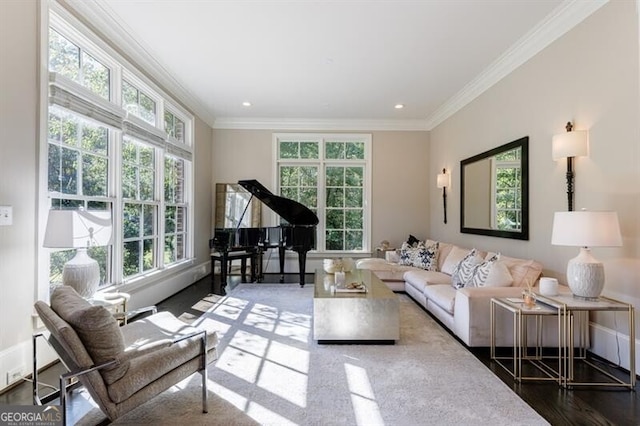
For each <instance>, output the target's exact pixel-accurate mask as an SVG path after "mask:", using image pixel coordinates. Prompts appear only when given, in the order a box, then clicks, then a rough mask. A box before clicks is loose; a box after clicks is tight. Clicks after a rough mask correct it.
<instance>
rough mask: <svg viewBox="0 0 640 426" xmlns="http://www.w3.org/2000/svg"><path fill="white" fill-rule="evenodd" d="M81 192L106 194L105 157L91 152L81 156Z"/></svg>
mask: <svg viewBox="0 0 640 426" xmlns="http://www.w3.org/2000/svg"><path fill="white" fill-rule="evenodd" d="M82 193H83V194H84V195H89V196H103V197H106V196H107V159H106V158H103V157H98V156H95V155H91V154H85V155H83V156H82Z"/></svg>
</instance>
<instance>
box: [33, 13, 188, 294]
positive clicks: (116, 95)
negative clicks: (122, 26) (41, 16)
mask: <svg viewBox="0 0 640 426" xmlns="http://www.w3.org/2000/svg"><path fill="white" fill-rule="evenodd" d="M48 40H49V49H48V59H49V62H48V68H49V74H50V81H49V88H48V89H49V90H48V91H49V106H48V112H47V115H46V119H47V123H46V124H47V125H46V127H47V129H48V132H47V140H46V149H47V150H46V152H47V156H46V157H47V158H46V165H45V167H46V170H47V174H46V176H47V177H46V189H45V192H46V197H47V199H48V200H50V204H49V206H48V207H49V208H53V209H78V208H82V209H85V210H102V211H105V210H106V211H108V212H110V213H111V218H112V222H113V227H114V233H113V238H112V244H110V245H109V246H106V247H91V248H90V250H89V253H90V256H91V257H93V258H94V259H96V260H97V261H98V263H99V265H100V269H101V284H100V285H101V286H102V287H104V286H109V285H113V284H120V283H126V282H130V281H132V280H136V279H139V278H143V277H148V276H156V275H157V274H162V273H163V271H164V270H165V269H166V268H167V267H171V266H173V265H178V264H180V262H183V261H185V260H186V259H189V258H190V257H192V242H191V240H190V230H189V224H190V219H189V218H190V217H191V216H192V214H193V212H192V211H191V210H192V204H191V200H192V193H191V188H192V187H193V185H192V184H191V179H192V177H191V176H192V174H191V170H192V169H191V167H192V165H191V161H192V151H191V150H192V145H193V143H192V134H193V132H192V125H193V118H192V117H191V116H190V115H189V114H188V113H187V112H186V111H184V110H183V109H182V108H180V107H178V106H177V104H176V103H175V102H174V101H173V100H172V99H171V98H169V97H168V96H167V95H166V94H164V93H163V92H162V91H160V90H159V89H157V88H154V86H153V84H152V83H151V82H149V81H146V79H144V78H143V77H140V76H139V75H140V74H139V73H137V71H136V69H135V68H134V67H133V66H132V65H131V64H129V63H128V62H126V61H125V60H124V59H122V58H120V57H115V54H113V53H108V52H111V51H110V50H108V48H106V46H105V47H102V46H101V44H102V42H101V41H100V40H99V39H98V38H97V37H96V36H94V35H93V34H91V33H90V32H89V31H88V30H87V29H86V28H84V27H82V26H81V25H80V24H78V23H76V22H75V21H74V20H73V18H67V19H63V18H62V17H61V16H60V15H58V14H57V13H56V12H54V11H52V12H51V13H50V20H49V32H48ZM43 214H46V212H43ZM74 254H75V251H74V250H61V251H55V252H52V253H51V255H50V256H49V271H50V273H49V281H50V283H57V282H60V281H61V272H62V267H63V266H64V264H65V263H66V262H67V261H68V260H69V259H71V258H72V257H73V256H74Z"/></svg>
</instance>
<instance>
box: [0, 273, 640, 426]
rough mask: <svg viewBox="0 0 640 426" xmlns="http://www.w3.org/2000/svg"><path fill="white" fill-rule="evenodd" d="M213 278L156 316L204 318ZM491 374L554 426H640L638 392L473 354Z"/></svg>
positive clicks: (16, 394) (20, 401)
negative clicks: (517, 371)
mask: <svg viewBox="0 0 640 426" xmlns="http://www.w3.org/2000/svg"><path fill="white" fill-rule="evenodd" d="M229 281H230V284H229V287H228V288H227V290H229V289H231V288H233V287H235V286H236V285H238V284H239V282H240V277H239V276H231V277H230V280H229ZM265 282H270V283H274V282H278V275H276V274H266V277H265ZM285 282H289V283H295V282H297V275H296V274H290V275H286V276H285ZM306 282H307V285H313V274H309V275H308V278H307V279H306ZM214 287H215V292H216V293H218V294H221V292H222V289H221V286H220V284H219V282H214ZM211 290H212V283H211V278H210V277H206V278H203V279H202V280H200V281H198V282H196V283H194V284H192V285H191V286H189V287H187V288H185V289H184V290H182V291H181V292H179V293H177V294H175V295H173V296H171V297H170V298H168V299H166V300H164V301H162V302H160V303H158V305H157V306H158V310H161V311H169V312H172V313H173V314H174V315H176V316H178V315H181V314H182V313H185V312H187V313H191V314H193V315H200V314H201V312H198V311H196V310H192V309H191V307H192V306H193V305H194V304H195V303H196V302H197V301H199V300H200V299H201V298H202V297H204V296H206V295H207V294H209V293H211ZM469 350H470V351H471V353H473V354H474V355H475V356H476V357H477V358H478V359H479V360H480V361H481V362H482V363H483V364H484V365H485V366H486V367H487V368H489V369H490V370H491V371H492V372H493V373H494V374H496V376H497V377H499V378H500V379H501V380H502V381H503V382H504V383H505V384H506V385H507V386H509V388H511V389H512V390H513V391H514V392H515V393H517V394H518V395H519V396H520V397H521V398H522V399H523V400H524V401H525V402H526V403H528V404H529V405H530V406H531V407H533V408H534V409H535V410H536V411H537V412H538V413H539V414H540V415H541V416H543V417H544V418H545V419H546V420H547V421H548V422H549V423H551V424H552V425H638V424H640V399H639V398H638V392H637V390H638V386H637V385H636V391H629V390H624V389H616V388H592V387H587V388H578V389H563V388H561V387H559V386H558V385H557V384H556V383H554V382H525V383H517V382H515V381H514V380H513V378H511V376H509V375H508V374H507V373H506V372H505V371H504V369H502V368H501V367H500V366H498V365H497V364H496V363H495V362H494V361H492V360H491V358H490V354H489V348H470V349H469ZM595 361H596V362H600V363H601V365H602V367H603V368H604V369H605V370H607V371H609V372H610V373H612V374H614V375H616V376H619V377H621V378H623V379H624V378H625V377H626V378H627V379H628V371H626V370H622V369H620V368H618V367H616V366H612V365H610V364H609V363H608V362H606V361H604V360H598V359H596V360H595ZM61 369H62V368H61V367H60V365H59V364H56V365H54V366H52V367H50V368H48V369H46V370H45V371H43V372H42V373H40V379H41V381H42V382H44V383H47V384H49V385H52V386H55V385H56V384H57V381H58V377H59V374H60V372H61ZM577 374H586V375H589V374H592V373H591V372H590V370H585V371H577ZM31 403H32V395H31V383H29V382H27V381H24V382H23V383H22V384H20V385H18V386H15V387H13V388H12V389H10V390H9V391H6V392H4V393H3V394H0V404H16V405H29V404H31Z"/></svg>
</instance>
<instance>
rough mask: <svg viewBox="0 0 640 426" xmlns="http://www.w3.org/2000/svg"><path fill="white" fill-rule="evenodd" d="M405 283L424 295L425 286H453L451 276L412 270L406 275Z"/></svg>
mask: <svg viewBox="0 0 640 426" xmlns="http://www.w3.org/2000/svg"><path fill="white" fill-rule="evenodd" d="M404 281H405V283H406V285H410V286H412V287H413V288H415V289H416V290H418V291H420V292H421V293H422V292H424V288H425V286H428V285H434V284H448V285H451V276H449V275H447V274H443V273H442V272H437V271H425V270H422V269H416V268H412V269H410V270H409V271H407V272H405V273H404Z"/></svg>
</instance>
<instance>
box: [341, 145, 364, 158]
mask: <svg viewBox="0 0 640 426" xmlns="http://www.w3.org/2000/svg"><path fill="white" fill-rule="evenodd" d="M345 150H346V152H345V158H347V159H348V160H364V143H362V142H347V143H346V147H345Z"/></svg>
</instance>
